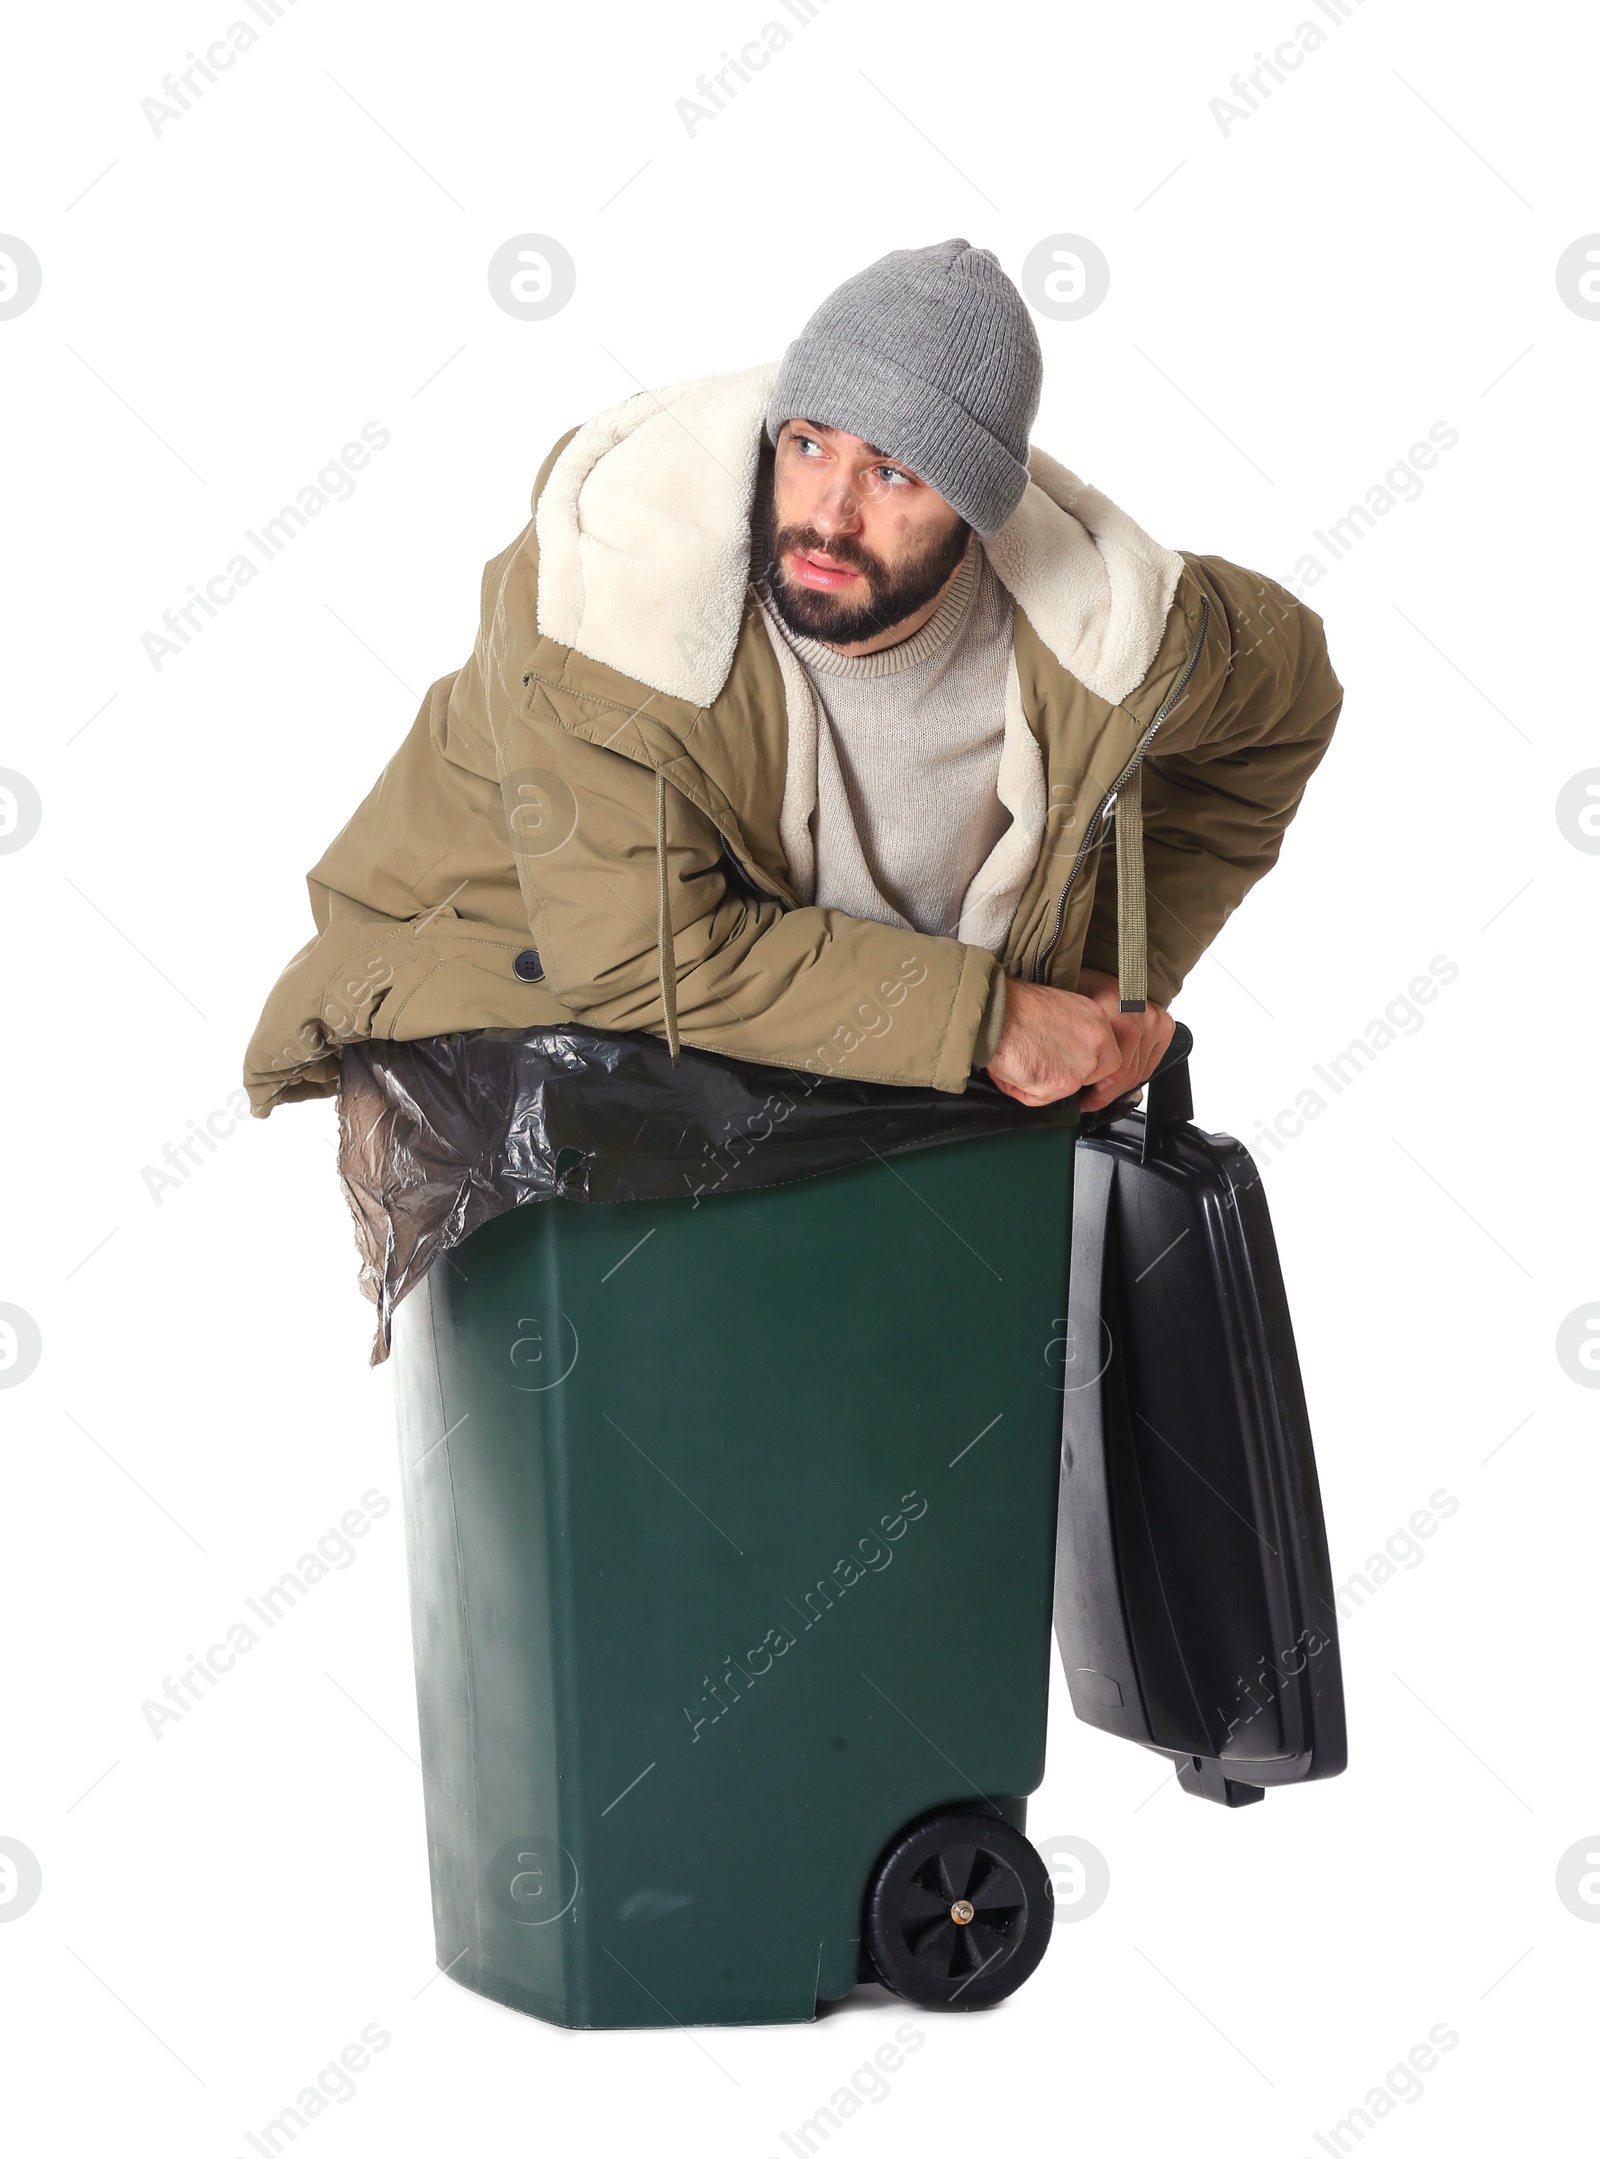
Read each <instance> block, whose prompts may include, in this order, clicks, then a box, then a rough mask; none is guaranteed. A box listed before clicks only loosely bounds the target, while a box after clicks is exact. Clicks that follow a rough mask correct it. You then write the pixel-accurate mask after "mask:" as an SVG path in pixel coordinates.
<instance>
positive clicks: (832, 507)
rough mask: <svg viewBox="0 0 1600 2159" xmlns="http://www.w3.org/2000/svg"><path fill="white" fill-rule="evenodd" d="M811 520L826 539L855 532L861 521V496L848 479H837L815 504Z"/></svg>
mask: <svg viewBox="0 0 1600 2159" xmlns="http://www.w3.org/2000/svg"><path fill="white" fill-rule="evenodd" d="M811 522H812V524H813V525H815V527H816V528H817V530H818V532H820V533H821V534H822V536H823V537H824V539H827V538H829V537H830V536H831V535H833V534H835V533H853V532H854V531H856V530H857V528H858V527H859V525H860V523H861V498H860V496H859V495H858V494H857V493H856V491H855V488H854V487H853V486H852V485H851V483H850V482H849V481H848V480H836V481H835V482H834V483H833V484H832V485H831V486H830V487H829V488H828V489H827V490H826V492H825V493H824V494H823V495H822V496H821V497H820V498H819V500H818V501H817V502H816V503H815V504H814V505H813V508H812V512H811Z"/></svg>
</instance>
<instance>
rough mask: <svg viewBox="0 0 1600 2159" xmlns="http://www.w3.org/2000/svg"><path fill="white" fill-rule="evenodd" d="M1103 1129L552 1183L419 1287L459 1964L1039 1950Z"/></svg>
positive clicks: (889, 1966)
mask: <svg viewBox="0 0 1600 2159" xmlns="http://www.w3.org/2000/svg"><path fill="white" fill-rule="evenodd" d="M1074 1138H1075V1134H1074V1131H1073V1130H1072V1128H1071V1127H1070V1126H1069V1125H1059V1124H1058V1125H1056V1126H1055V1127H1054V1128H1051V1129H1036V1130H1016V1131H1011V1132H1006V1133H1002V1134H999V1135H995V1136H991V1137H987V1138H982V1139H975V1140H969V1141H965V1142H962V1143H959V1144H953V1145H944V1146H940V1147H936V1148H932V1149H929V1150H927V1151H925V1152H918V1153H909V1154H905V1155H902V1156H900V1157H898V1158H897V1159H896V1160H895V1161H893V1162H892V1163H891V1162H889V1161H887V1160H880V1161H872V1162H868V1163H866V1164H865V1165H864V1166H862V1167H861V1168H858V1169H850V1170H846V1171H842V1172H838V1173H835V1174H831V1175H827V1176H821V1177H816V1178H812V1179H810V1180H807V1181H802V1182H798V1183H791V1184H786V1185H781V1186H776V1187H774V1188H772V1189H768V1190H761V1191H749V1192H741V1193H730V1194H726V1195H723V1196H720V1197H717V1198H714V1199H710V1200H706V1201H704V1202H702V1203H698V1204H697V1203H696V1202H695V1201H693V1200H692V1199H687V1198H685V1199H660V1200H647V1201H639V1202H637V1203H631V1204H614V1205H595V1204H577V1203H575V1202H573V1201H570V1200H564V1199H561V1198H553V1199H550V1200H547V1201H545V1202H544V1203H542V1204H539V1205H532V1206H522V1207H518V1208H516V1209H515V1210H513V1211H512V1212H509V1213H506V1214H503V1215H501V1216H500V1217H499V1218H498V1219H496V1220H493V1221H491V1222H488V1223H487V1224H485V1226H483V1227H482V1228H480V1229H478V1230H476V1231H475V1232H474V1233H473V1234H472V1235H471V1236H469V1237H468V1238H466V1240H465V1241H464V1242H463V1243H462V1244H460V1245H459V1246H457V1247H456V1249H455V1250H454V1251H453V1252H451V1253H449V1254H448V1255H447V1256H445V1257H443V1258H441V1259H440V1260H439V1261H438V1262H437V1263H436V1264H435V1265H434V1266H433V1267H432V1269H431V1271H430V1272H429V1273H428V1274H427V1275H426V1277H425V1278H424V1279H423V1281H422V1282H421V1283H420V1284H419V1285H418V1286H417V1287H416V1288H415V1289H414V1290H412V1291H411V1292H410V1294H409V1295H407V1296H406V1297H405V1298H404V1300H403V1301H402V1302H401V1303H400V1305H399V1307H398V1309H397V1311H396V1313H395V1321H394V1337H393V1340H394V1364H395V1372H396V1397H397V1403H398V1414H399V1427H400V1445H401V1455H402V1463H403V1480H404V1492H405V1513H406V1533H407V1540H408V1552H409V1566H410V1581H411V1597H412V1610H413V1625H414V1633H415V1645H416V1661H417V1674H418V1701H419V1711H420V1726H421V1743H422V1764H423V1769H424V1773H425V1781H424V1792H425V1803H426V1810H427V1832H428V1851H429V1865H430V1871H431V1878H432V1885H433V1904H434V1922H435V1934H436V1942H437V1951H438V1961H439V1964H440V1966H441V1967H442V1968H443V1969H444V1970H445V1971H447V1972H448V1973H449V1974H450V1975H451V1977H453V1978H454V1979H456V1980H457V1981H459V1982H460V1983H461V1984H462V1985H464V1986H467V1987H470V1988H473V1989H475V1990H476V1991H478V1992H479V1993H482V1994H485V1995H488V1996H490V1997H492V1998H493V1999H495V2000H497V2001H500V2002H504V2003H508V2004H510V2005H511V2006H512V2007H514V2008H517V2009H520V2010H524V2011H526V2012H529V2013H530V2014H532V2015H534V2016H538V2017H543V2018H546V2019H548V2020H549V2021H551V2022H553V2023H557V2024H563V2025H571V2026H585V2027H588V2026H610V2027H615V2026H649V2025H667V2024H749V2023H777V2022H785V2021H797V2020H802V2019H807V2018H811V2017H814V2016H815V2015H816V2013H817V2006H818V2004H819V2002H826V2001H831V2000H835V1999H837V1998H839V1997H841V1996H843V1995H845V1994H847V1993H849V1992H850V1990H851V1989H852V1988H853V1987H854V1986H855V1985H856V1984H857V1982H858V1980H859V1979H861V1978H881V1979H882V1980H883V1981H884V1982H885V1983H886V1984H888V1985H889V1986H891V1987H892V1988H893V1989H894V1990H895V1991H896V1992H898V1993H901V1994H902V1995H904V1996H906V1997H907V1998H908V1999H911V2000H915V2001H919V2002H921V2003H923V2004H925V2005H927V2006H932V2007H950V2008H954V2009H964V2008H971V2007H979V2006H982V2005H984V2004H985V2003H987V2002H989V2001H992V2000H995V1999H998V1998H999V1996H1000V1995H1002V1994H1004V1993H1008V1992H1009V1991H1011V1988H1012V1987H1013V1986H1014V1985H1016V1984H1018V1983H1020V1980H1021V1978H1023V1977H1025V1976H1026V1975H1027V1973H1028V1972H1029V1971H1031V1970H1032V1969H1033V1967H1034V1966H1035V1965H1036V1964H1037V1962H1038V1959H1039V1957H1040V1956H1041V1955H1042V1954H1043V1950H1044V1947H1045V1944H1046V1942H1047V1941H1048V1939H1049V1929H1050V1922H1051V1917H1052V1913H1051V1908H1050V1884H1049V1877H1048V1874H1047V1872H1046V1870H1045V1868H1044V1866H1043V1864H1042V1862H1041V1861H1040V1860H1039V1859H1038V1856H1037V1854H1036V1853H1034V1851H1033V1849H1032V1847H1031V1845H1029V1844H1028V1843H1027V1841H1026V1839H1025V1837H1024V1836H1023V1835H1022V1834H1021V1831H1022V1830H1023V1828H1024V1824H1025V1806H1026V1795H1027V1794H1028V1793H1029V1792H1031V1791H1032V1790H1034V1789H1035V1788H1036V1787H1037V1785H1038V1784H1039V1782H1040V1779H1041V1777H1042V1775H1043V1771H1044V1760H1045V1706H1046V1693H1047V1679H1048V1661H1049V1654H1050V1641H1051V1589H1052V1575H1053V1568H1054V1557H1055V1531H1056V1500H1057V1484H1058V1476H1059V1457H1060V1446H1061V1413H1062V1392H1061V1389H1062V1384H1063V1381H1062V1365H1063V1360H1064V1358H1065V1355H1066V1347H1065V1343H1066V1331H1067V1313H1068V1304H1067V1270H1068V1257H1069V1250H1070V1238H1071V1190H1072V1164H1073V1142H1074Z"/></svg>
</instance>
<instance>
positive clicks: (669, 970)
mask: <svg viewBox="0 0 1600 2159" xmlns="http://www.w3.org/2000/svg"><path fill="white" fill-rule="evenodd" d="M667 899H668V887H667V782H666V778H665V776H664V774H662V773H661V772H660V771H658V772H657V773H656V921H657V931H656V959H657V964H658V966H659V968H660V972H661V1012H662V1017H663V1018H664V1019H665V1021H666V1024H667V1048H668V1049H669V1050H670V1051H671V1052H672V1061H673V1063H674V1064H676V1063H677V1062H678V957H677V951H676V949H675V947H674V945H673V942H672V913H671V909H670V907H669V906H668V903H667Z"/></svg>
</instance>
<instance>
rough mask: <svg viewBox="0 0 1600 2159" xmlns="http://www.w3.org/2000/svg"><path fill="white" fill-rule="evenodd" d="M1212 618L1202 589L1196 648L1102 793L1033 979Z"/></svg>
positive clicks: (1196, 660) (1040, 974) (1039, 975)
mask: <svg viewBox="0 0 1600 2159" xmlns="http://www.w3.org/2000/svg"><path fill="white" fill-rule="evenodd" d="M1210 622H1211V602H1210V601H1209V600H1208V599H1207V598H1206V596H1205V594H1204V593H1202V594H1201V595H1200V635H1199V636H1198V637H1197V638H1196V639H1195V641H1194V650H1193V652H1191V653H1190V655H1189V657H1188V660H1187V661H1186V662H1185V664H1184V670H1183V673H1182V674H1181V675H1180V676H1179V677H1178V679H1177V681H1176V682H1175V683H1174V684H1173V685H1172V688H1171V690H1170V692H1169V693H1168V695H1167V699H1166V702H1165V703H1164V704H1163V705H1162V707H1161V710H1160V711H1159V712H1158V713H1157V714H1156V716H1155V718H1154V719H1153V720H1152V721H1151V722H1150V725H1149V726H1148V727H1147V728H1146V729H1145V731H1144V734H1143V736H1142V737H1141V738H1140V740H1139V742H1138V743H1137V745H1136V746H1135V748H1134V752H1133V755H1132V756H1131V757H1130V758H1129V759H1128V762H1127V763H1126V764H1125V765H1124V766H1123V768H1122V770H1121V771H1120V772H1119V773H1118V774H1117V776H1116V778H1115V780H1114V781H1113V782H1112V783H1111V785H1110V786H1109V787H1108V788H1107V789H1106V791H1105V794H1104V795H1103V796H1102V797H1101V800H1100V806H1099V808H1098V809H1097V810H1096V811H1095V813H1094V816H1093V817H1092V818H1091V819H1090V821H1089V829H1088V831H1087V832H1086V833H1085V834H1084V836H1083V845H1082V846H1081V847H1080V848H1079V849H1078V852H1077V855H1076V857H1075V858H1074V860H1073V864H1072V868H1071V870H1070V872H1069V873H1068V876H1067V881H1066V883H1065V884H1064V885H1063V886H1062V888H1061V897H1060V899H1059V900H1057V902H1056V926H1055V928H1054V929H1053V930H1052V931H1051V933H1050V942H1049V943H1048V944H1047V945H1046V946H1045V948H1044V950H1043V951H1042V952H1041V953H1040V954H1039V956H1038V958H1037V959H1036V960H1035V961H1034V963H1033V979H1034V981H1035V982H1042V981H1043V980H1044V971H1045V967H1046V965H1047V964H1048V962H1049V959H1050V955H1051V953H1052V952H1054V950H1055V948H1056V946H1057V944H1058V943H1059V942H1060V939H1061V925H1062V924H1063V922H1064V921H1065V920H1066V915H1067V900H1068V898H1069V897H1070V895H1071V892H1072V888H1073V886H1074V885H1075V884H1076V883H1077V881H1078V872H1079V871H1080V870H1081V869H1082V868H1083V865H1084V862H1085V860H1086V859H1087V857H1088V854H1089V851H1090V849H1091V848H1093V847H1096V846H1098V845H1099V842H1100V839H1101V837H1102V836H1103V835H1102V828H1103V826H1104V824H1105V822H1106V810H1107V808H1108V807H1109V805H1110V804H1112V803H1114V802H1115V801H1116V799H1117V793H1118V790H1119V789H1120V788H1123V787H1126V786H1127V784H1128V781H1129V780H1130V779H1131V778H1132V777H1133V775H1134V773H1135V772H1136V771H1137V770H1138V768H1139V766H1140V765H1141V764H1142V763H1143V761H1144V754H1145V752H1146V750H1148V749H1149V747H1150V745H1151V743H1152V742H1153V741H1154V740H1155V737H1156V730H1157V728H1159V727H1160V725H1161V723H1162V722H1163V720H1165V719H1166V717H1167V715H1168V714H1169V713H1170V712H1171V710H1172V708H1173V706H1174V705H1175V704H1176V703H1177V702H1178V699H1179V698H1180V697H1181V696H1182V695H1183V693H1184V691H1185V690H1186V689H1187V688H1188V687H1189V680H1190V677H1191V676H1192V675H1193V673H1194V671H1195V669H1196V668H1197V667H1198V666H1199V664H1200V654H1201V652H1202V651H1203V650H1204V648H1205V641H1206V631H1207V629H1208V628H1209V626H1210Z"/></svg>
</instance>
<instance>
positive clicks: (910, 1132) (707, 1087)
mask: <svg viewBox="0 0 1600 2159" xmlns="http://www.w3.org/2000/svg"><path fill="white" fill-rule="evenodd" d="M1077 1117H1078V1112H1077V1110H1076V1108H1075V1107H1074V1106H1073V1104H1072V1103H1071V1102H1058V1103H1055V1104H1053V1105H1052V1106H1051V1107H1049V1108H1047V1109H1025V1108H1024V1107H1023V1106H1022V1104H1021V1103H1018V1102H1014V1101H1012V1100H1011V1098H1010V1096H1009V1095H1005V1094H1002V1093H1001V1092H1000V1090H999V1088H998V1087H996V1086H995V1085H994V1084H993V1083H992V1082H991V1081H990V1080H988V1079H986V1078H981V1077H980V1078H975V1079H974V1080H973V1081H972V1082H971V1083H970V1084H969V1086H968V1088H967V1091H966V1092H965V1094H959V1095H956V1094H943V1093H941V1092H939V1091H938V1090H937V1089H935V1088H931V1087H884V1086H879V1085H876V1084H874V1083H872V1082H870V1081H861V1080H830V1079H823V1078H820V1077H817V1076H815V1075H813V1074H811V1073H807V1072H792V1071H788V1070H785V1069H784V1068H782V1067H780V1066H774V1065H753V1064H741V1063H738V1062H736V1061H735V1060H734V1059H732V1058H728V1057H718V1056H715V1055H713V1054H712V1053H711V1052H709V1051H705V1050H693V1049H685V1050H684V1051H683V1053H682V1056H681V1059H680V1062H679V1063H678V1064H676V1065H674V1064H673V1062H672V1059H671V1057H670V1055H669V1053H668V1050H667V1046H666V1044H665V1043H664V1042H662V1041H659V1040H658V1039H657V1038H656V1037H655V1036H654V1035H646V1034H600V1033H598V1032H595V1031H593V1030H591V1029H588V1028H583V1027H540V1028H534V1029H531V1030H529V1031H528V1032H525V1033H521V1032H516V1031H512V1030H508V1029H494V1030H490V1031H488V1032H485V1033H481V1034H472V1035H436V1036H433V1037H430V1038H429V1039H427V1040H425V1041H421V1042H359V1043H351V1044H349V1045H347V1046H346V1048H345V1050H344V1052H343V1054H342V1056H341V1059H340V1084H339V1131H340V1145H339V1175H340V1179H341V1182H342V1183H343V1185H344V1189H345V1196H346V1198H347V1199H348V1200H349V1202H350V1209H351V1212H352V1214H353V1215H354V1216H355V1223H356V1241H357V1244H358V1246H359V1248H360V1252H361V1287H362V1290H363V1292H364V1294H365V1295H366V1296H368V1297H369V1298H371V1300H372V1302H373V1303H374V1304H375V1305H376V1306H377V1308H378V1331H377V1338H376V1340H375V1342H374V1344H373V1350H372V1362H373V1363H374V1364H380V1363H381V1362H382V1361H383V1360H384V1358H385V1357H387V1356H388V1354H389V1329H390V1324H391V1321H392V1319H393V1316H394V1308H395V1306H396V1305H397V1304H398V1303H399V1302H400V1299H401V1298H402V1297H403V1296H405V1294H406V1292H407V1291H408V1290H411V1289H414V1288H415V1287H416V1285H417V1283H418V1282H420V1281H421V1280H422V1278H423V1276H424V1275H425V1274H426V1273H427V1271H428V1269H429V1268H430V1267H431V1266H432V1265H433V1263H434V1261H435V1260H437V1259H438V1258H439V1257H440V1256H441V1255H442V1254H443V1253H445V1252H448V1251H449V1250H450V1249H451V1248H452V1247H453V1246H455V1245H458V1244H460V1243H461V1241H462V1240H463V1238H466V1237H469V1236H470V1235H471V1234H472V1232H473V1231H474V1230H475V1229H478V1228H479V1227H481V1225H482V1224H483V1223H485V1222H488V1221H491V1220H492V1219H493V1218H494V1217H495V1216H496V1215H499V1214H504V1213H506V1212H507V1210H508V1209H510V1208H512V1207H522V1206H526V1205H527V1204H528V1203H529V1202H530V1201H533V1200H545V1199H566V1200H583V1201H591V1202H599V1203H611V1202H614V1201H620V1200H638V1199H686V1200H690V1201H692V1202H693V1203H694V1204H696V1205H698V1204H699V1203H700V1202H701V1201H702V1200H706V1199H710V1198H712V1197H713V1196H715V1195H717V1194H719V1193H724V1192H749V1191H754V1190H757V1189H758V1188H760V1187H763V1186H768V1185H778V1184H790V1183H793V1182H794V1181H795V1180H796V1179H798V1178H802V1177H818V1176H822V1175H824V1174H825V1173H827V1172H829V1171H834V1170H844V1169H849V1168H853V1167H856V1166H859V1165H860V1164H862V1163H865V1162H869V1161H871V1160H873V1159H874V1157H877V1156H885V1155H894V1154H904V1153H907V1152H909V1151H910V1150H912V1149H914V1148H920V1147H939V1146H943V1145H946V1144H947V1143H948V1142H950V1141H952V1140H963V1139H980V1138H983V1137H985V1136H986V1135H987V1134H989V1133H991V1132H1006V1131H1012V1130H1014V1129H1016V1128H1017V1127H1018V1126H1022V1125H1027V1126H1030V1127H1033V1128H1037V1127H1038V1126H1039V1125H1040V1124H1049V1125H1063V1124H1067V1125H1070V1124H1074V1123H1076V1121H1077Z"/></svg>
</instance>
